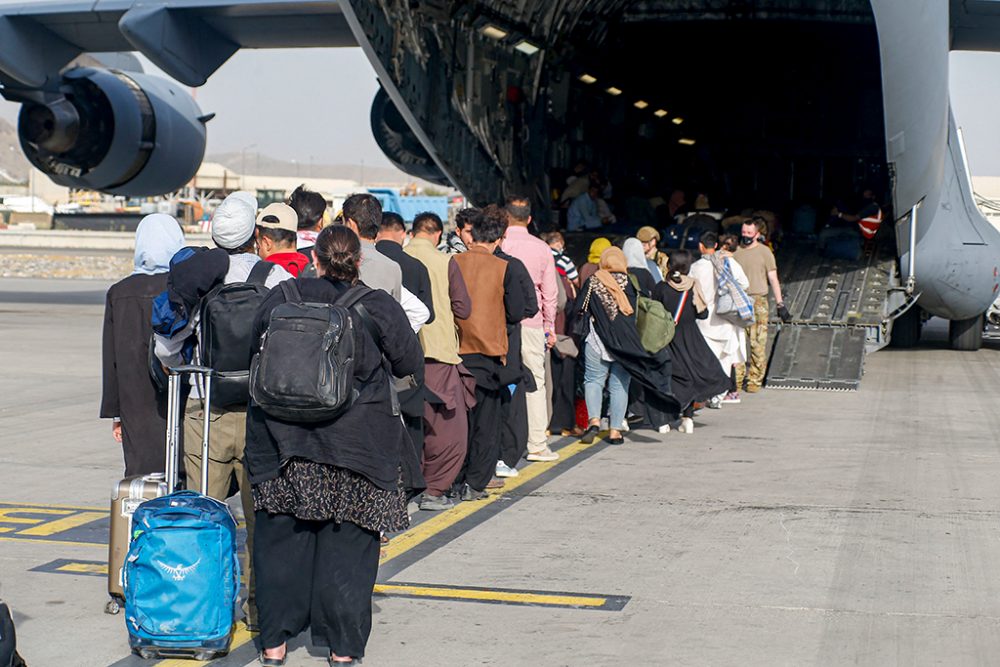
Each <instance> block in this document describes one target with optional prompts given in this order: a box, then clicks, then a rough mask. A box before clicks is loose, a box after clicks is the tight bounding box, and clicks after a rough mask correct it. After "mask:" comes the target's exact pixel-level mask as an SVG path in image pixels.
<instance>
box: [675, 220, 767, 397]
mask: <svg viewBox="0 0 1000 667" xmlns="http://www.w3.org/2000/svg"><path fill="white" fill-rule="evenodd" d="M730 236H732V235H730ZM732 238H734V239H735V237H732ZM698 245H699V250H701V259H699V260H698V261H696V262H695V263H693V264H692V265H691V274H690V275H691V277H692V278H694V279H695V282H697V283H698V286H699V287H700V288H701V293H702V296H703V297H704V298H705V307H706V308H707V309H708V317H706V318H705V319H700V320H698V328H699V329H701V334H702V336H704V337H705V342H706V343H708V347H709V348H710V349H711V350H712V353H713V354H714V355H715V358H716V359H718V360H719V364H720V365H721V366H722V372H723V373H725V374H726V375H730V376H732V374H733V367H734V366H735V365H736V364H743V363H746V360H747V353H746V347H747V344H746V333H745V331H744V328H743V327H742V326H740V323H739V322H737V321H736V320H735V319H733V318H727V317H723V316H721V315H720V314H719V313H718V312H717V304H716V299H717V297H718V295H719V293H720V287H719V278H720V271H719V270H718V269H717V268H716V267H717V266H718V267H722V269H723V270H726V269H728V271H729V275H731V277H732V280H733V281H735V283H736V284H737V285H738V286H739V288H740V289H741V290H743V293H744V294H746V289H747V288H748V287H749V286H750V281H749V280H747V276H746V273H744V272H743V267H741V266H740V264H739V262H737V261H736V260H734V259H733V255H732V253H731V252H729V251H728V250H726V249H724V248H719V237H718V235H717V234H716V233H715V232H705V233H704V234H702V235H701V240H700V241H699V244H698ZM747 299H749V297H747ZM752 305H753V304H752V300H750V312H751V317H752V312H753V307H752ZM735 386H736V384H735V380H734V381H733V383H732V384H731V385H730V389H731V391H728V392H727V393H726V394H725V395H723V396H722V397H716V398H718V399H719V400H718V401H717V402H710V403H709V407H715V406H716V405H720V404H722V403H739V402H740V394H739V392H738V391H737V390H736V389H735ZM713 401H714V399H713Z"/></svg>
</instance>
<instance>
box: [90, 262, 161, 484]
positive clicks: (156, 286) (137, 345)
mask: <svg viewBox="0 0 1000 667" xmlns="http://www.w3.org/2000/svg"><path fill="white" fill-rule="evenodd" d="M166 288H167V274H165V273H161V274H158V275H154V276H147V275H132V276H129V277H128V278H125V279H124V280H122V281H120V282H117V283H115V284H114V285H112V286H111V289H109V290H108V296H107V303H106V306H105V308H104V345H103V355H102V361H103V364H102V368H103V378H104V392H103V394H102V397H101V417H121V420H122V439H123V442H122V444H123V446H124V450H125V475H126V477H128V476H131V475H145V474H147V473H151V472H163V463H164V455H163V434H164V433H165V432H166V430H167V418H166V415H167V395H166V393H159V392H157V390H156V387H155V385H154V384H153V380H152V378H151V377H150V374H149V366H150V361H149V345H150V338H151V335H152V332H153V327H152V324H150V315H151V313H152V310H153V299H155V298H156V296H157V295H158V294H160V292H162V291H163V290H165V289H166Z"/></svg>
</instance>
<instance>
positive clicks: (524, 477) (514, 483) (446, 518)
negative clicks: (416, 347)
mask: <svg viewBox="0 0 1000 667" xmlns="http://www.w3.org/2000/svg"><path fill="white" fill-rule="evenodd" d="M605 435H606V433H604V432H602V433H601V434H600V435H599V437H597V438H595V439H594V442H592V443H590V444H589V445H588V444H585V443H583V442H581V441H580V440H577V441H576V442H574V443H572V444H569V445H566V446H565V447H563V448H561V449H560V450H559V452H558V453H559V458H558V459H557V460H555V461H549V462H544V461H536V462H534V463H531V464H529V465H527V466H525V467H524V468H523V469H522V470H519V471H518V473H519V474H518V476H517V477H508V478H507V479H506V480H504V481H505V484H504V488H503V489H502V492H509V491H513V490H514V489H516V488H518V487H520V486H522V485H524V484H527V483H528V482H530V481H531V480H533V479H535V478H536V477H538V476H539V475H542V474H544V473H546V472H548V471H549V470H551V469H552V468H554V467H555V466H557V465H559V464H560V463H562V462H564V461H567V460H569V459H571V458H573V457H574V456H576V455H577V454H579V453H580V452H583V451H586V450H588V449H590V448H591V447H593V446H594V445H596V444H597V443H599V442H600V441H601V439H603V437H604V436H605ZM502 495H503V494H502V493H495V492H494V493H491V494H490V496H489V497H488V498H485V499H483V500H478V501H470V502H463V503H461V504H460V505H458V506H457V507H455V508H453V509H450V510H448V511H446V512H442V513H441V514H439V515H438V516H436V517H434V518H433V519H428V520H427V521H424V522H423V523H421V524H420V525H419V526H416V527H414V528H411V529H410V530H408V531H406V532H405V533H403V534H402V535H397V536H396V537H394V538H392V541H391V542H389V544H388V545H387V546H385V547H384V548H383V549H382V552H383V554H384V555H383V557H382V558H381V559H380V561H379V565H382V564H384V563H388V562H389V561H391V560H392V559H393V558H397V557H399V556H401V555H403V554H404V553H406V552H407V551H409V550H410V549H412V548H414V547H415V546H417V545H419V544H422V543H423V542H426V541H427V540H428V539H430V538H431V537H433V536H434V535H436V534H437V533H440V532H441V531H442V530H444V529H446V528H449V527H451V526H453V525H455V524H456V523H458V522H459V521H461V520H462V519H464V518H466V517H468V516H472V515H473V514H475V513H476V512H478V511H480V510H482V509H483V508H484V507H488V506H489V505H491V504H493V503H495V502H496V501H498V500H499V499H500V498H501V496H502ZM0 539H3V538H0ZM383 585H388V584H383ZM376 590H377V585H376ZM252 639H253V637H252V636H251V635H250V633H249V632H247V630H246V625H244V624H239V626H238V629H237V630H236V632H235V633H234V635H233V643H232V645H231V647H230V649H229V650H230V651H235V650H236V649H237V648H239V647H240V646H242V645H243V644H246V643H247V642H249V641H251V640H252ZM155 664H156V667H194V666H195V665H207V664H210V663H207V662H199V661H195V660H161V661H160V662H157V663H155Z"/></svg>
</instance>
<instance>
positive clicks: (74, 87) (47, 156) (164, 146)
mask: <svg viewBox="0 0 1000 667" xmlns="http://www.w3.org/2000/svg"><path fill="white" fill-rule="evenodd" d="M210 118H211V116H203V115H202V113H201V110H200V109H199V108H198V105H197V104H196V103H195V101H194V99H192V98H191V96H190V95H188V94H187V93H186V92H184V90H183V89H181V88H180V87H179V86H177V85H176V84H174V83H172V82H169V81H165V80H163V79H160V78H157V77H153V76H149V75H146V74H141V73H138V72H120V71H117V70H111V69H98V68H91V67H78V68H75V69H71V70H68V71H67V72H65V73H64V74H63V75H62V82H61V85H60V87H59V94H48V95H46V96H45V101H44V102H37V101H27V102H25V104H24V106H23V107H22V108H21V112H20V116H19V118H18V128H17V129H18V136H19V138H20V141H21V147H22V148H23V149H24V154H25V155H26V156H27V158H28V160H30V161H31V163H32V164H33V165H34V166H35V167H37V168H38V169H39V170H41V171H42V172H43V173H45V174H46V175H47V176H49V177H50V178H51V179H52V180H53V181H55V182H56V183H58V184H60V185H64V186H66V187H71V188H83V189H87V190H101V191H104V192H109V193H112V194H118V195H126V196H147V195H157V194H163V193H166V192H172V191H174V190H178V189H180V188H182V187H184V185H186V184H187V183H188V182H189V181H190V180H191V178H192V177H193V176H194V175H195V173H196V172H197V171H198V167H199V165H200V164H201V161H202V158H203V157H204V155H205V123H206V122H207V121H208V120H209V119H210Z"/></svg>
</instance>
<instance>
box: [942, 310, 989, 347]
mask: <svg viewBox="0 0 1000 667" xmlns="http://www.w3.org/2000/svg"><path fill="white" fill-rule="evenodd" d="M948 342H949V343H950V344H951V349H953V350H961V351H965V352H974V351H976V350H978V349H979V348H981V347H982V346H983V316H982V315H977V316H976V317H970V318H969V319H967V320H952V321H951V325H950V326H949V327H948Z"/></svg>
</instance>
